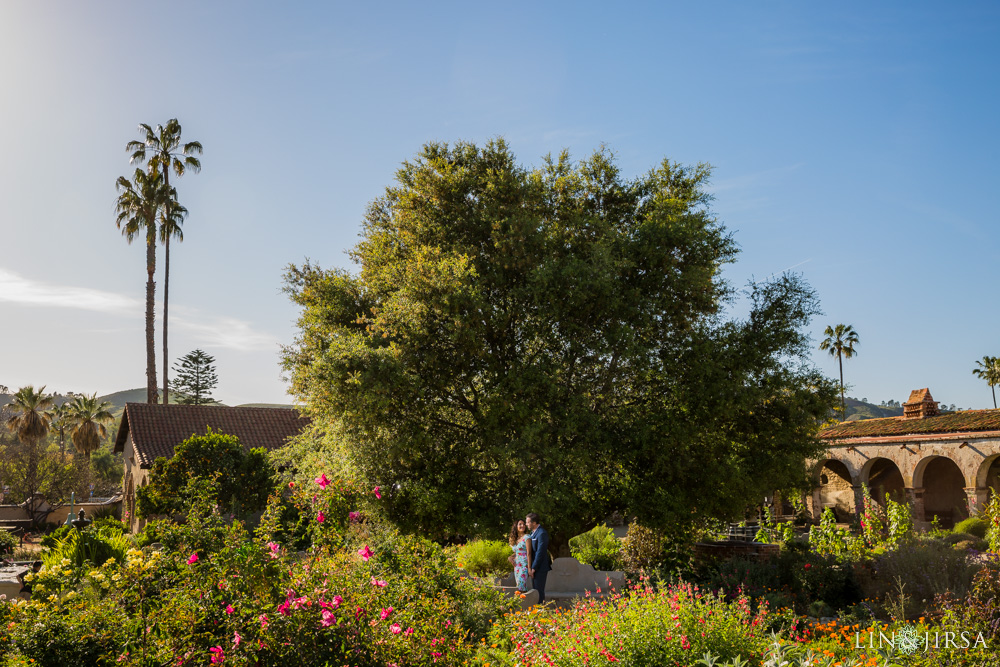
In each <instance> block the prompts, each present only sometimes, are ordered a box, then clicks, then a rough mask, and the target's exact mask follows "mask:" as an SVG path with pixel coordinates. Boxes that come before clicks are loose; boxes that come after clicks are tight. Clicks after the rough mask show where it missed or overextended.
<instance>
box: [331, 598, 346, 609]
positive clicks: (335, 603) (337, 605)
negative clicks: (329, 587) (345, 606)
mask: <svg viewBox="0 0 1000 667" xmlns="http://www.w3.org/2000/svg"><path fill="white" fill-rule="evenodd" d="M343 601H344V598H342V597H340V596H339V595H334V596H333V608H334V609H336V608H337V607H339V606H340V603H341V602H343Z"/></svg>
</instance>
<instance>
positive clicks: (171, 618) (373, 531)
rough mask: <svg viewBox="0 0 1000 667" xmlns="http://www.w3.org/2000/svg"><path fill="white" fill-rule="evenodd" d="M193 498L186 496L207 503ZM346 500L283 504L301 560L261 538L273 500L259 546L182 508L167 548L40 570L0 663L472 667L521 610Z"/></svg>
mask: <svg viewBox="0 0 1000 667" xmlns="http://www.w3.org/2000/svg"><path fill="white" fill-rule="evenodd" d="M202 487H204V480H200V481H199V482H198V483H197V484H196V485H195V486H191V487H189V489H188V491H190V492H192V493H193V495H195V496H196V497H201V498H203V499H204V498H208V497H214V494H212V493H208V494H207V495H206V494H203V493H202V491H206V492H207V491H211V489H206V488H202ZM199 489H200V490H199ZM192 493H189V494H187V495H192ZM346 498H348V495H346V494H345V493H344V492H343V489H341V488H336V489H331V488H326V489H320V488H318V487H316V486H315V485H314V486H312V487H310V488H307V489H304V490H303V492H302V493H301V495H300V496H294V497H293V498H292V501H293V502H294V503H295V504H296V506H297V507H299V509H300V511H301V514H302V515H303V516H308V517H310V518H311V519H312V521H311V524H310V526H311V527H310V530H312V531H313V534H312V544H313V546H312V547H311V548H310V550H309V554H308V556H307V557H304V558H302V557H299V556H298V555H297V554H296V553H295V551H293V550H291V549H290V548H289V547H288V545H282V544H279V543H277V542H274V541H272V540H271V538H270V536H271V533H270V530H271V529H272V528H274V526H275V523H274V522H273V521H272V519H274V518H276V517H280V514H281V504H282V502H284V501H282V500H281V499H280V498H278V497H275V498H273V499H272V501H271V503H270V504H271V506H272V507H269V508H268V511H267V512H265V519H266V521H265V520H264V519H262V522H261V525H260V526H258V529H257V531H256V536H254V537H252V536H251V535H250V534H249V533H248V531H247V529H246V527H245V526H244V524H243V523H242V522H240V521H234V522H225V521H223V520H222V519H220V518H219V517H218V515H217V514H213V513H211V512H209V514H208V515H206V514H205V513H204V512H203V510H202V509H199V508H197V507H195V508H190V507H189V508H187V511H188V519H189V520H188V521H187V523H186V524H184V525H183V526H179V525H176V524H174V525H172V526H171V527H170V529H169V531H167V532H168V533H169V536H170V537H171V538H172V539H175V540H176V542H175V544H176V546H175V548H174V549H173V550H165V551H162V552H161V551H151V550H146V552H143V551H140V550H136V549H132V550H129V551H127V552H126V554H125V557H124V560H122V561H118V562H110V561H109V562H107V563H105V564H104V565H103V566H101V567H93V566H91V565H89V564H87V565H84V566H83V567H78V566H74V564H73V563H71V562H69V560H68V559H66V560H60V561H59V562H58V563H52V564H51V566H50V565H49V564H46V565H45V567H43V568H42V571H41V572H40V573H39V575H37V577H33V578H32V580H31V582H32V586H33V591H34V593H37V595H35V594H34V593H33V601H32V602H31V603H29V604H27V605H5V604H3V603H0V664H7V665H18V666H20V665H26V664H36V665H37V664H40V665H68V666H69V667H76V666H77V665H81V666H82V665H97V666H100V665H116V664H133V665H168V664H169V665H176V664H184V665H207V664H208V663H209V661H210V660H211V659H212V658H213V657H216V658H218V660H217V662H215V663H213V664H218V662H221V661H223V660H224V662H223V663H222V664H225V665H229V664H233V665H254V664H260V665H279V664H281V665H283V664H289V665H292V664H294V665H303V666H304V667H321V666H323V665H343V664H351V665H355V666H357V667H381V666H384V665H391V664H398V665H412V666H414V667H459V666H461V665H468V664H470V661H471V660H472V658H473V656H474V653H475V651H476V647H477V645H478V644H479V642H480V640H481V639H484V638H485V636H486V634H487V633H488V632H489V631H490V628H491V626H492V624H493V623H494V622H496V621H497V620H498V619H500V618H502V617H504V615H505V614H506V613H509V612H511V611H512V610H513V607H514V606H516V605H517V601H516V600H515V599H513V598H505V597H504V596H503V594H502V593H501V592H499V591H497V590H495V589H493V588H492V587H491V586H486V585H482V584H480V583H479V582H477V581H476V580H474V579H472V578H469V577H463V576H461V575H460V573H459V572H458V570H457V569H456V568H455V566H454V561H453V560H452V559H451V557H450V556H449V555H448V554H447V553H446V552H445V550H444V549H443V548H442V547H440V546H438V545H436V544H434V543H432V542H429V541H427V540H422V539H417V538H414V537H410V536H406V535H401V534H399V533H398V532H397V531H394V530H392V529H390V528H388V527H386V526H384V525H381V524H379V523H378V522H377V521H375V520H366V521H353V522H352V521H351V518H350V515H349V513H348V512H349V511H354V510H353V509H350V510H349V509H348V508H347V507H341V506H340V504H339V503H340V502H341V501H344V500H346ZM318 511H322V512H324V514H325V516H324V520H323V521H317V520H315V518H316V516H317V512H318ZM161 525H166V524H161ZM220 526H221V529H220ZM98 528H99V529H100V528H102V527H101V526H100V525H98ZM105 529H106V527H105ZM88 530H89V529H88ZM220 530H221V536H220V535H219V532H218V531H220ZM86 534H87V531H84V532H83V533H81V535H86ZM69 539H72V538H71V534H67V536H66V537H65V538H64V540H69ZM62 544H63V542H62V541H60V542H58V543H57V545H56V548H58V547H59V546H61V545H62ZM501 544H502V543H501ZM195 545H202V546H204V547H205V548H204V550H202V549H198V548H196V547H195ZM505 548H506V549H507V552H508V553H509V551H510V548H509V547H505ZM5 609H10V610H11V617H10V618H6V617H4V615H3V613H4V611H5ZM4 651H7V655H6V656H3V653H4ZM222 653H224V654H225V657H224V658H222V657H221V654H222ZM5 658H6V662H4V659H5ZM178 658H181V659H180V660H178ZM31 661H34V662H31Z"/></svg>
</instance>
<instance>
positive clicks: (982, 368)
mask: <svg viewBox="0 0 1000 667" xmlns="http://www.w3.org/2000/svg"><path fill="white" fill-rule="evenodd" d="M972 374H973V375H975V376H976V377H977V378H979V379H980V380H985V381H986V384H987V385H989V388H990V390H991V391H992V392H993V408H994V409H996V407H997V390H996V386H997V385H998V384H1000V357H991V356H989V355H986V356H984V357H983V358H982V359H981V360H980V361H977V362H976V368H973V369H972Z"/></svg>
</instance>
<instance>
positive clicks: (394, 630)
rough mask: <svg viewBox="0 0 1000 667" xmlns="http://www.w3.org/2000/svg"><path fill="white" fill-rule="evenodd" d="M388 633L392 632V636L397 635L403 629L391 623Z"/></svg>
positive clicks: (397, 624)
mask: <svg viewBox="0 0 1000 667" xmlns="http://www.w3.org/2000/svg"><path fill="white" fill-rule="evenodd" d="M389 631H390V632H392V634H394V635H398V634H399V633H400V632H402V631H403V628H401V627H399V623H393V624H392V625H391V626H390V627H389Z"/></svg>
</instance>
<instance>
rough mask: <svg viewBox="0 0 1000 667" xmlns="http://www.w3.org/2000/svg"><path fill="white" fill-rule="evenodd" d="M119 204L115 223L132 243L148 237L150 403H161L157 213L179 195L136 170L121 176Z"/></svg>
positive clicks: (150, 174)
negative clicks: (156, 334)
mask: <svg viewBox="0 0 1000 667" xmlns="http://www.w3.org/2000/svg"><path fill="white" fill-rule="evenodd" d="M116 187H117V189H118V192H119V195H118V201H117V204H116V207H115V210H116V212H117V214H118V217H117V218H116V220H115V224H116V225H117V226H118V229H120V230H122V235H123V236H125V240H126V241H128V242H129V243H132V241H134V240H135V239H136V238H138V237H139V235H140V234H143V233H145V236H146V402H147V403H158V402H159V395H158V393H157V387H156V343H155V341H154V339H153V334H154V331H153V300H154V299H153V297H154V295H155V293H156V283H155V282H154V281H153V274H154V273H155V272H156V235H157V234H156V232H157V229H156V220H157V214H158V213H159V211H160V209H161V207H162V206H163V205H164V202H165V201H166V200H167V199H171V198H172V197H173V196H174V195H175V193H174V192H173V189H172V188H169V187H168V186H167V185H166V183H165V182H164V180H163V178H162V177H161V176H160V172H159V171H157V170H156V169H152V170H150V171H148V172H146V171H143V170H142V169H136V170H135V174H133V176H132V180H131V181H129V180H128V179H127V178H125V177H124V176H119V177H118V181H117V183H116Z"/></svg>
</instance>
